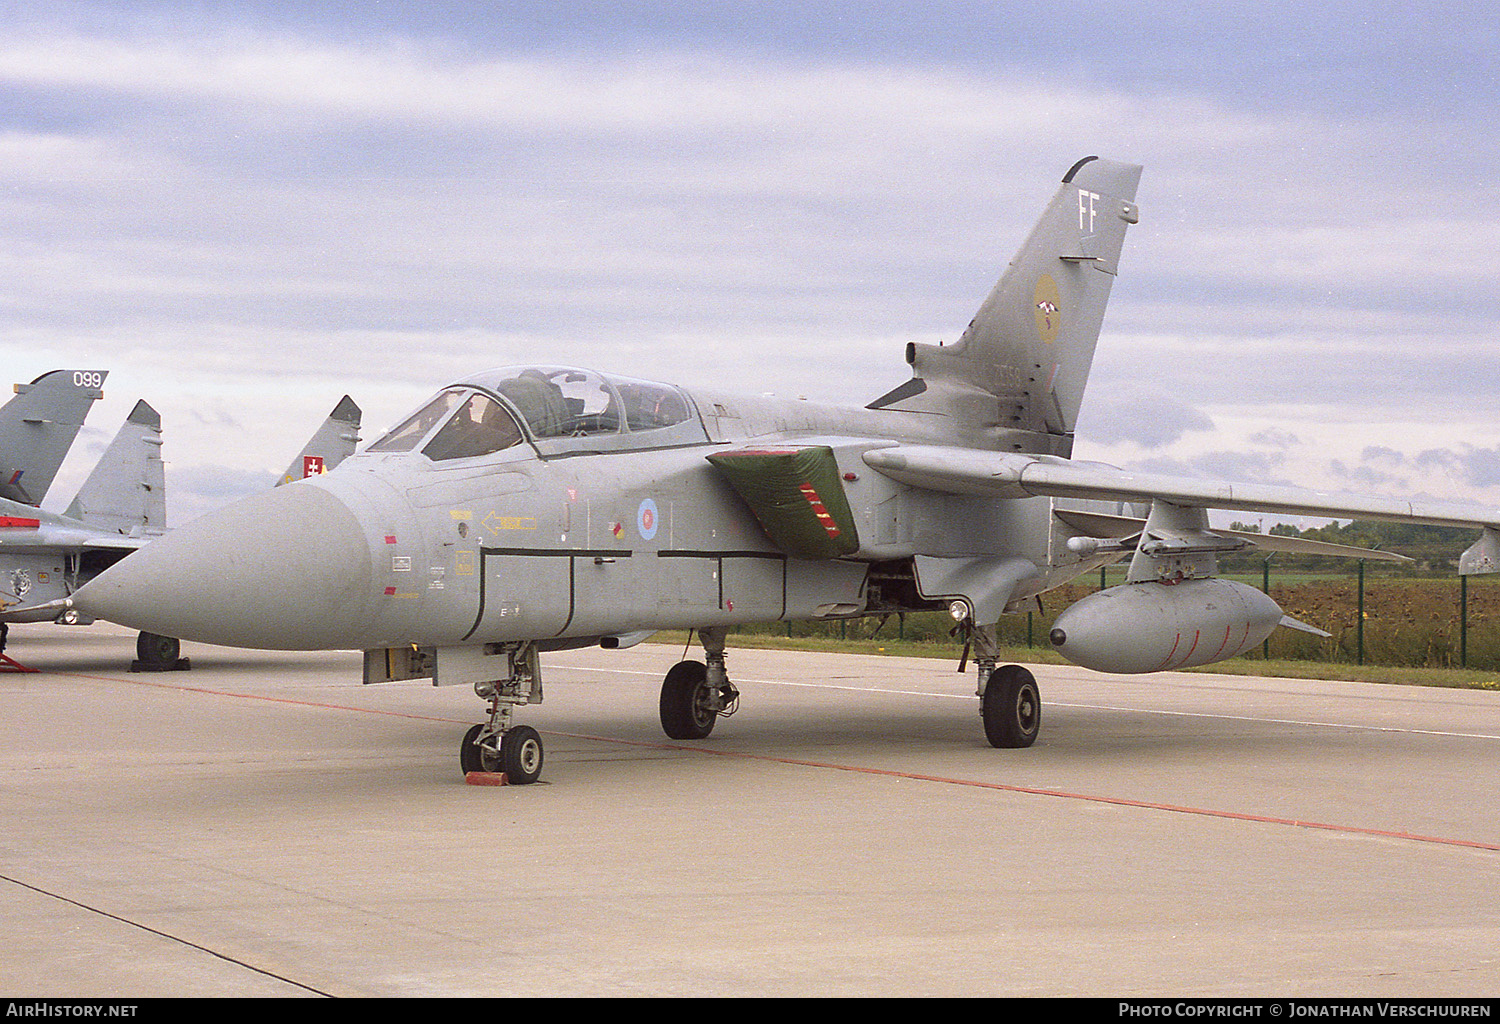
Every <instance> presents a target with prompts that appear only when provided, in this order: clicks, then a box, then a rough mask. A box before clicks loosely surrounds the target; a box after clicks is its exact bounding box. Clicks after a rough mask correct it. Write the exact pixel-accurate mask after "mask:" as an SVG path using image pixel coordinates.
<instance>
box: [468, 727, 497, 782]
mask: <svg viewBox="0 0 1500 1024" xmlns="http://www.w3.org/2000/svg"><path fill="white" fill-rule="evenodd" d="M483 728H484V726H482V725H476V726H472V727H470V729H469V731H468V732H466V733H464V741H463V743H461V744H459V747H458V766H459V768H461V769H462V770H463V773H464V775H468V774H469V773H470V772H493V771H498V770H499V768H500V763H499V760H498V759H497V758H496V757H495V755H494V754H491V753H490V752H489V751H487V750H485V749H483V748H482V747H480V746H479V745H478V744H476V743H475V742H474V741H475V740H477V739H479V731H480V730H481V729H483Z"/></svg>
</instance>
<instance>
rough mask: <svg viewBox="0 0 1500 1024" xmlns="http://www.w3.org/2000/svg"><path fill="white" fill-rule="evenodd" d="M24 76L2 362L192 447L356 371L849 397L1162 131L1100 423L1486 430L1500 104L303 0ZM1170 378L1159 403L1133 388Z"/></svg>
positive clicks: (1382, 432) (1222, 434)
mask: <svg viewBox="0 0 1500 1024" xmlns="http://www.w3.org/2000/svg"><path fill="white" fill-rule="evenodd" d="M3 88H9V89H12V90H23V91H24V92H25V93H26V95H27V96H28V97H31V98H40V99H41V101H42V102H40V103H39V104H36V106H37V109H38V110H39V111H41V112H40V113H38V114H37V115H36V116H35V117H33V118H31V120H30V121H26V120H25V119H24V118H21V119H18V120H12V121H7V122H6V123H8V124H13V125H16V126H13V127H10V128H7V129H6V130H4V131H3V132H0V324H3V326H4V333H3V337H0V358H3V359H4V360H5V362H6V364H7V365H9V366H12V367H15V368H16V369H15V370H14V371H13V373H14V374H15V376H16V379H18V380H21V379H30V377H31V376H35V375H36V373H40V372H42V371H44V370H47V369H52V368H54V367H55V366H57V365H64V364H67V363H71V362H77V363H88V364H90V365H105V364H106V363H108V364H111V365H112V367H113V368H115V372H116V377H112V378H111V384H112V387H113V386H115V382H116V380H117V379H119V380H120V381H121V383H120V385H119V386H120V387H124V386H125V384H126V383H131V384H132V385H138V388H139V391H140V392H141V393H143V394H145V395H146V397H148V399H149V400H151V401H152V403H153V404H155V405H157V406H158V407H159V408H161V410H162V412H163V417H164V420H165V422H166V426H167V435H168V446H169V449H168V450H169V452H173V453H176V454H174V455H172V458H174V459H175V460H176V461H177V462H178V464H179V465H181V466H182V467H184V468H191V467H193V466H197V465H201V464H207V463H208V462H209V461H211V460H212V459H214V458H218V459H219V461H222V460H223V457H222V456H221V455H218V454H217V453H219V452H223V451H240V452H243V455H242V458H243V459H244V460H245V461H244V465H245V466H246V467H247V468H250V467H258V468H260V469H264V470H268V471H276V470H279V469H280V468H281V465H280V464H281V463H283V462H284V461H285V458H286V455H285V454H284V453H285V452H288V451H292V450H295V445H297V444H300V440H301V438H300V435H301V434H302V433H304V431H305V430H310V429H311V426H312V425H315V423H316V421H317V419H318V418H320V417H321V416H322V415H323V414H324V413H326V409H325V408H323V406H325V405H327V404H330V403H331V402H332V401H333V400H335V399H336V398H337V397H338V395H339V394H341V393H342V392H343V391H346V390H347V391H349V392H351V393H354V395H355V398H356V400H358V401H360V403H361V404H362V405H365V406H366V409H367V421H366V422H367V429H366V434H367V435H371V434H372V433H373V432H374V430H377V429H378V428H379V427H380V426H384V425H386V424H387V423H389V422H390V420H391V419H393V418H394V417H395V416H398V415H400V414H401V413H402V412H404V411H406V409H407V407H408V406H409V405H410V404H413V403H414V402H415V401H417V400H418V399H419V398H420V397H421V396H422V395H423V394H425V393H426V392H427V391H428V390H430V389H431V388H433V387H436V386H438V385H439V384H441V383H443V382H445V381H446V380H449V379H452V378H454V377H458V376H462V375H464V374H466V373H468V372H470V371H472V370H474V369H477V368H480V367H484V366H493V365H502V364H506V363H515V362H525V361H561V362H579V363H584V364H589V365H596V366H599V367H600V368H605V369H609V368H613V369H621V370H624V371H627V372H635V373H639V374H641V375H643V376H655V377H663V378H671V379H683V380H687V381H688V382H691V383H699V384H709V383H719V384H733V385H737V386H744V387H745V388H746V389H748V390H751V391H756V392H759V391H776V392H779V393H782V394H793V395H796V394H807V395H808V397H809V398H813V399H824V400H826V399H830V398H838V397H842V398H845V399H847V400H849V401H852V402H855V403H859V404H862V403H863V402H865V401H868V400H869V399H871V398H873V397H875V396H876V395H878V394H879V393H881V392H882V391H884V390H885V389H886V388H888V387H890V386H892V385H894V384H895V383H898V382H899V381H900V380H901V379H902V378H903V377H904V376H905V374H906V369H905V367H904V365H903V364H902V363H901V349H902V346H903V345H904V344H905V342H906V341H912V340H919V341H932V340H937V339H938V338H947V339H949V340H952V339H953V338H955V337H956V336H957V334H958V332H959V331H960V330H961V329H962V326H963V324H964V323H966V322H967V321H968V319H969V317H970V316H971V315H972V314H973V312H974V310H975V309H976V308H977V307H978V304H979V302H980V300H981V299H982V298H983V296H984V294H985V293H986V292H987V291H988V289H989V288H990V286H991V285H992V284H993V282H994V280H995V279H996V277H997V276H998V275H999V273H1000V271H1001V269H1002V267H1003V265H1004V262H1005V260H1006V258H1007V257H1008V256H1009V255H1010V253H1011V252H1013V251H1014V249H1015V248H1016V247H1017V246H1018V245H1019V243H1020V241H1021V239H1022V237H1023V236H1024V233H1025V231H1026V230H1027V228H1028V227H1029V225H1030V223H1031V222H1032V220H1033V218H1034V217H1035V215H1036V213H1037V212H1038V210H1039V209H1040V207H1041V205H1042V204H1043V202H1045V200H1046V199H1047V197H1048V196H1049V195H1050V193H1051V191H1052V189H1053V188H1054V187H1056V182H1057V179H1058V178H1059V177H1060V176H1061V173H1062V172H1063V171H1064V170H1065V169H1066V168H1067V167H1068V166H1069V165H1070V164H1071V163H1072V162H1073V160H1075V159H1076V158H1078V157H1080V156H1083V155H1086V154H1088V153H1091V152H1098V153H1101V154H1102V155H1106V156H1115V157H1119V158H1122V159H1134V160H1140V161H1142V162H1144V163H1146V165H1147V167H1146V174H1145V178H1144V180H1143V186H1142V195H1141V200H1142V208H1143V217H1142V223H1141V224H1140V225H1139V226H1138V227H1137V228H1135V229H1132V233H1131V237H1130V239H1129V241H1128V242H1127V246H1126V252H1125V256H1124V258H1123V259H1122V263H1121V277H1120V280H1119V282H1118V284H1117V286H1116V291H1115V299H1114V303H1113V308H1112V310H1111V312H1110V315H1109V316H1108V318H1107V319H1106V323H1105V338H1104V339H1103V341H1102V343H1101V346H1100V354H1099V359H1098V363H1097V365H1096V371H1095V374H1094V378H1093V382H1092V383H1091V390H1090V397H1089V399H1087V400H1086V402H1085V407H1084V408H1085V428H1086V429H1087V428H1088V427H1089V425H1090V422H1091V421H1090V419H1089V417H1090V416H1092V417H1093V420H1092V422H1093V423H1094V424H1097V425H1098V426H1099V427H1101V428H1102V433H1101V435H1100V436H1099V437H1097V438H1095V439H1093V440H1091V441H1089V442H1088V444H1092V445H1093V446H1094V449H1095V450H1099V451H1108V452H1111V453H1113V454H1116V455H1119V454H1121V453H1123V454H1124V455H1125V456H1126V457H1127V458H1135V457H1138V456H1139V455H1140V454H1141V453H1140V451H1139V444H1148V445H1154V446H1157V447H1158V449H1159V450H1158V451H1156V452H1155V454H1157V455H1158V456H1159V457H1160V458H1163V459H1173V460H1176V464H1178V465H1183V466H1205V465H1216V466H1219V467H1221V468H1226V469H1233V468H1235V467H1234V466H1233V465H1230V464H1229V463H1228V462H1226V461H1225V459H1224V458H1217V459H1214V458H1211V456H1213V454H1214V453H1216V452H1219V453H1222V452H1224V451H1226V450H1227V449H1228V448H1229V447H1230V446H1231V445H1233V444H1241V445H1249V446H1250V447H1251V448H1252V449H1253V448H1254V447H1255V446H1256V445H1257V444H1259V445H1260V448H1262V449H1264V448H1266V447H1268V445H1267V444H1265V443H1263V442H1257V441H1255V440H1254V439H1255V438H1256V437H1257V436H1259V437H1262V438H1264V437H1269V436H1271V435H1269V434H1267V433H1266V431H1271V430H1280V431H1283V432H1291V433H1293V434H1296V435H1297V436H1298V437H1301V438H1304V439H1305V440H1306V444H1305V446H1302V447H1299V448H1298V449H1296V450H1295V451H1294V450H1292V449H1290V448H1288V449H1287V450H1286V451H1287V454H1286V459H1287V461H1286V463H1285V464H1280V465H1277V466H1271V464H1270V463H1269V462H1268V461H1266V460H1268V459H1269V458H1270V457H1271V455H1272V454H1273V453H1272V452H1268V451H1264V450H1261V451H1258V452H1252V458H1259V459H1260V460H1261V462H1259V463H1256V464H1253V465H1252V464H1251V463H1247V462H1242V463H1240V464H1239V465H1240V467H1241V468H1245V467H1248V469H1249V470H1255V469H1257V468H1259V470H1261V471H1267V470H1271V469H1274V470H1275V471H1276V472H1278V473H1284V474H1286V475H1287V476H1289V477H1293V478H1294V479H1296V480H1297V482H1303V483H1316V482H1317V476H1318V474H1325V475H1326V474H1328V473H1329V472H1331V469H1330V461H1329V460H1330V459H1339V460H1340V461H1341V463H1342V464H1343V465H1344V466H1345V467H1346V470H1347V469H1348V467H1359V466H1360V465H1361V462H1360V459H1359V453H1360V451H1361V450H1362V449H1363V448H1365V447H1368V446H1369V445H1371V444H1388V445H1392V446H1393V450H1397V451H1407V452H1411V451H1414V450H1416V448H1415V446H1414V445H1411V444H1403V439H1402V438H1400V437H1395V436H1392V432H1393V430H1394V428H1393V427H1391V426H1390V425H1392V424H1405V425H1406V426H1405V429H1406V430H1408V431H1412V430H1417V431H1426V432H1428V433H1429V434H1431V435H1432V436H1433V440H1432V442H1431V445H1430V447H1434V448H1439V447H1441V448H1445V449H1453V450H1455V451H1457V450H1458V448H1457V447H1456V446H1457V445H1459V444H1462V443H1465V442H1466V441H1467V443H1472V444H1474V445H1475V446H1477V447H1478V448H1479V449H1487V447H1488V446H1490V445H1493V444H1495V443H1496V441H1497V436H1496V435H1497V433H1500V413H1495V412H1491V411H1490V410H1491V409H1495V408H1500V401H1489V399H1490V398H1496V399H1500V395H1495V394H1494V392H1495V391H1496V390H1497V388H1496V384H1495V382H1496V381H1497V380H1500V373H1496V372H1495V371H1496V367H1495V365H1494V358H1493V355H1492V351H1491V350H1492V346H1493V344H1494V339H1495V337H1496V336H1497V328H1500V317H1497V314H1496V312H1495V310H1496V309H1500V221H1497V219H1496V218H1495V216H1494V214H1493V212H1492V211H1493V210H1494V209H1495V199H1497V198H1500V196H1497V195H1496V186H1495V185H1493V184H1492V183H1489V182H1487V181H1486V180H1485V179H1484V178H1483V177H1482V176H1480V175H1475V174H1474V173H1473V172H1471V171H1467V170H1465V168H1466V167H1483V166H1489V165H1492V164H1493V163H1494V162H1495V161H1494V158H1495V157H1496V156H1500V153H1497V152H1496V149H1497V146H1496V134H1495V132H1494V130H1493V128H1492V127H1491V126H1490V125H1488V124H1482V125H1475V124H1467V123H1464V122H1462V121H1460V120H1456V119H1450V120H1448V121H1446V122H1443V121H1436V122H1434V121H1432V120H1430V118H1429V115H1427V114H1426V113H1425V112H1422V111H1416V112H1413V113H1404V112H1402V111H1399V110H1394V111H1393V110H1385V111H1383V112H1382V114H1381V116H1380V117H1378V118H1376V117H1371V116H1368V115H1365V114H1361V113H1359V112H1358V108H1357V105H1351V107H1350V109H1349V110H1346V111H1344V112H1341V113H1340V114H1338V115H1336V116H1330V115H1325V114H1322V113H1319V112H1318V111H1317V110H1316V109H1289V108H1286V107H1281V108H1277V107H1275V106H1273V105H1270V104H1263V103H1249V102H1236V100H1235V98H1234V97H1232V96H1228V95H1225V94H1223V93H1220V94H1216V95H1208V94H1206V93H1203V92H1197V91H1194V89H1193V88H1192V86H1191V84H1189V85H1187V86H1183V85H1180V84H1179V85H1171V86H1162V87H1159V88H1155V89H1153V90H1144V89H1142V88H1141V87H1139V86H1132V87H1130V88H1126V87H1123V86H1110V85H1099V84H1097V83H1090V82H1088V81H1086V80H1085V79H1083V78H1077V77H1075V78H1069V79H1065V80H1064V79H1057V78H1048V77H1047V76H1046V75H1043V74H1040V73H1037V72H1035V71H1029V70H1027V69H1024V68H1022V69H1017V68H1014V67H1006V68H1001V69H998V70H995V71H985V70H982V69H980V68H979V67H978V66H977V65H974V64H969V65H966V66H963V67H960V66H958V65H942V66H940V65H931V64H927V65H923V64H917V63H914V62H897V61H887V62H885V63H883V64H882V63H878V62H874V61H869V60H852V59H848V58H828V57H819V56H817V55H812V56H803V57H800V58H798V59H796V60H781V59H776V58H774V57H771V56H766V55H761V56H746V55H744V54H734V53H724V52H708V51H703V50H700V51H695V52H682V51H674V50H668V49H664V48H655V49H652V48H643V49H639V50H635V51H632V52H613V53H611V52H599V51H597V50H596V51H593V52H591V53H590V54H588V55H587V56H584V55H580V54H578V53H573V54H571V55H569V54H566V53H560V52H554V53H551V54H548V53H543V52H540V51H536V52H531V53H527V54H522V53H520V52H519V51H517V52H514V53H505V52H494V51H492V52H488V53H480V52H478V51H477V50H475V49H473V48H471V47H469V46H467V45H464V44H463V43H462V42H461V41H460V42H432V41H427V42H420V43H419V42H416V41H413V40H410V39H408V40H405V41H403V40H400V39H396V38H394V37H386V38H381V39H376V38H374V37H373V36H371V37H367V38H365V39H364V40H363V41H361V42H358V43H333V42H329V41H326V40H323V41H315V40H312V39H311V38H304V37H299V36H298V35H296V34H294V33H293V32H291V31H290V30H287V31H283V32H281V33H279V34H273V33H269V32H266V31H259V32H251V31H246V30H235V31H229V30H214V31H208V32H204V33H199V34H190V33H189V32H188V31H186V30H182V31H180V33H179V34H175V35H172V34H157V35H145V34H138V35H121V36H117V37H114V38H110V37H107V36H105V35H102V34H93V35H87V34H83V33H71V34H69V33H63V34H58V35H45V34H42V33H41V32H40V31H38V32H36V33H34V34H32V35H31V36H29V37H28V36H26V35H25V34H24V33H19V32H18V33H13V34H11V35H10V36H9V37H8V38H7V39H6V40H0V89H3ZM30 106H31V105H29V104H28V105H27V106H26V109H28V110H29V109H30ZM17 109H18V110H19V109H21V107H20V106H19V105H18V107H17ZM1455 153H1461V154H1463V160H1462V162H1461V166H1455V165H1454V160H1453V158H1452V154H1455ZM124 370H129V371H131V372H132V374H133V377H130V378H126V377H122V375H121V372H122V371H124ZM33 371H34V372H33ZM1459 380H1462V381H1463V393H1464V395H1465V400H1464V401H1462V402H1455V401H1454V400H1453V397H1452V396H1453V393H1454V390H1455V381H1459ZM291 382H295V383H291ZM0 384H3V382H0ZM289 388H291V389H293V390H295V391H296V397H295V398H294V399H293V400H292V401H291V403H290V404H289V405H287V406H286V407H284V408H281V409H278V410H277V413H276V414H275V415H272V414H271V413H269V412H267V411H266V408H265V395H266V394H279V393H283V392H285V391H286V390H287V389H289ZM1146 392H1149V393H1152V394H1156V395H1159V396H1165V397H1164V398H1162V399H1160V400H1159V401H1160V406H1159V408H1158V409H1157V410H1156V412H1155V414H1154V415H1155V419H1154V420H1151V419H1150V418H1149V417H1148V418H1147V419H1144V420H1142V419H1139V417H1140V416H1142V415H1145V414H1143V413H1141V412H1140V411H1139V410H1131V409H1130V407H1129V403H1130V402H1131V401H1133V400H1134V396H1136V395H1139V394H1142V393H1146ZM372 396H377V397H372ZM1111 404H1112V406H1113V409H1114V411H1113V412H1112V413H1111V412H1110V411H1109V410H1110V407H1111ZM103 412H104V410H103V409H101V410H100V413H96V415H95V419H98V418H99V417H100V414H102V413H103ZM121 415H123V413H122V414H121ZM1127 415H1134V416H1137V417H1138V421H1137V422H1135V423H1134V426H1129V424H1127V423H1126V421H1125V420H1124V419H1122V417H1124V416H1127ZM225 418H229V419H232V420H234V421H235V422H236V423H239V424H243V425H244V426H243V429H241V430H239V431H238V432H236V431H232V430H230V429H228V428H225V427H223V426H221V425H220V424H221V423H222V421H223V420H224V419H225ZM304 420H305V423H304V422H303V421H304ZM1207 424H1211V425H1212V427H1213V429H1209V426H1207ZM1330 424H1332V426H1330ZM1111 425H1113V428H1114V433H1113V434H1111V433H1110V432H1109V427H1110V426H1111ZM1127 428H1128V429H1127ZM1117 441H1118V442H1119V444H1118V445H1116V444H1115V442H1117ZM1132 444H1137V447H1136V448H1135V449H1132V448H1131V447H1130V446H1131V445H1132ZM234 445H238V446H240V447H238V448H235V447H232V446H234ZM1269 447H1275V446H1269ZM1303 448H1305V449H1306V450H1303ZM1315 448H1316V449H1319V450H1318V451H1317V452H1316V453H1315V452H1313V451H1312V450H1313V449H1315ZM1276 451H1277V452H1279V451H1281V449H1279V448H1278V449H1276ZM1369 468H1371V469H1378V468H1379V467H1378V466H1377V465H1375V464H1374V463H1371V464H1370V467H1369ZM1349 471H1350V472H1352V471H1353V470H1349ZM1486 486H1487V485H1486Z"/></svg>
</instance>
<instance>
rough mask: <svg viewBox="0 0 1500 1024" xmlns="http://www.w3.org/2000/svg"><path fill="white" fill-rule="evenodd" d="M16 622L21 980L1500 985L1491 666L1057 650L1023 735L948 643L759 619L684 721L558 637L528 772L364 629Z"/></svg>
mask: <svg viewBox="0 0 1500 1024" xmlns="http://www.w3.org/2000/svg"><path fill="white" fill-rule="evenodd" d="M6 653H7V654H9V655H11V656H12V657H14V658H16V659H17V660H18V661H21V662H23V663H26V664H29V665H32V666H34V667H36V668H38V669H40V670H41V671H40V672H39V673H37V674H31V675H0V705H3V707H4V712H3V714H0V729H3V744H0V807H3V821H4V822H5V826H4V828H3V830H0V876H3V877H0V992H3V993H4V994H6V995H13V996H27V997H42V996H57V997H82V996H96V997H108V996H113V997H120V998H142V997H151V996H221V995H240V996H317V995H344V996H508V995H522V996H554V995H574V996H659V995H667V996H689V995H691V996H734V995H752V996H809V995H811V996H824V995H826V996H866V995H921V996H941V995H957V996H1071V995H1085V996H1106V997H1126V996H1161V997H1190V996H1224V997H1237V996H1244V997H1264V996H1276V997H1295V996H1303V997H1313V996H1330V997H1339V996H1448V997H1462V996H1467V997H1483V996H1494V995H1497V994H1500V812H1497V800H1496V797H1495V792H1496V788H1497V774H1500V773H1497V765H1500V694H1495V693H1488V692H1474V691H1453V690H1436V689H1425V688H1418V687H1403V686H1381V685H1373V684H1361V683H1340V682H1308V681H1302V680H1281V679H1256V678H1244V677H1237V676H1215V675H1204V674H1170V673H1164V674H1160V675H1152V676H1136V677H1109V676H1100V675H1096V674H1094V673H1090V672H1086V671H1084V670H1081V669H1073V668H1059V667H1052V666H1042V667H1038V668H1036V669H1035V672H1036V675H1037V678H1038V680H1039V683H1040V686H1041V691H1042V697H1043V700H1044V702H1045V711H1044V714H1043V721H1042V733H1041V738H1040V739H1039V740H1038V742H1037V744H1036V746H1034V747H1033V748H1031V749H1029V750H994V749H991V748H990V747H989V746H987V745H986V744H985V742H984V739H983V734H982V730H981V727H980V723H979V719H978V715H977V707H978V704H977V701H976V700H975V699H974V697H973V681H974V680H973V675H972V673H969V674H966V675H964V676H959V675H957V674H956V673H955V671H954V670H955V665H954V663H953V662H950V661H927V660H917V659H900V658H884V657H878V656H870V657H865V656H853V655H820V654H804V653H793V652H778V651H748V650H734V649H731V651H730V658H729V668H730V673H731V677H732V678H733V679H734V680H735V682H736V684H737V685H738V686H739V687H740V690H741V691H742V693H743V700H742V707H741V709H740V710H739V712H738V714H736V715H735V716H734V717H732V718H728V719H724V720H721V721H720V723H719V725H718V727H717V728H716V730H715V732H714V735H713V736H712V737H711V738H709V739H707V740H704V741H701V742H697V743H674V742H671V741H668V740H666V739H665V738H664V737H663V735H662V733H661V730H660V726H659V724H658V722H657V712H656V705H657V694H658V688H659V686H660V680H661V677H662V675H663V674H665V672H666V670H667V669H668V668H669V667H670V666H671V665H672V664H673V663H674V662H675V661H676V660H678V658H679V657H680V656H681V654H682V649H681V648H680V647H677V648H674V647H668V646H664V645H654V644H643V645H641V646H638V647H635V648H632V649H630V650H626V651H601V650H586V651H577V652H568V653H562V654H555V655H548V656H545V657H544V658H543V665H544V667H545V671H544V678H545V694H546V700H545V702H544V703H543V704H542V705H541V706H540V707H532V708H527V709H523V710H522V711H521V712H520V717H519V721H521V722H525V723H527V724H530V725H533V726H535V727H536V728H538V729H539V730H541V732H542V736H543V740H544V742H545V744H546V764H545V767H544V770H543V775H542V781H541V782H540V783H538V784H536V785H533V786H513V787H500V788H496V787H477V786H469V785H465V784H464V782H463V779H462V776H461V774H460V772H459V768H458V743H459V739H460V737H461V736H462V734H463V732H464V730H465V728H466V727H467V726H468V725H470V724H472V723H473V722H476V721H479V720H480V718H481V717H482V712H483V703H482V702H481V701H480V700H479V699H478V698H477V697H475V696H474V694H473V692H472V691H471V690H468V689H467V688H457V687H455V688H446V687H445V688H434V687H432V686H430V685H428V684H425V683H397V684H387V685H383V686H379V687H364V686H361V685H360V683H359V675H360V656H359V654H358V653H354V652H329V653H314V654H285V653H269V652H247V651H234V650H226V649H223V648H213V647H205V646H199V645H192V644H185V645H184V654H186V655H187V656H189V657H190V658H191V660H192V665H193V667H192V670H191V671H189V672H176V673H162V674H132V673H130V672H128V671H127V669H128V667H129V663H130V660H131V658H132V657H133V655H134V638H133V634H130V633H128V632H127V631H125V630H122V629H117V628H115V627H112V626H108V625H105V624H102V623H100V624H96V625H94V626H91V627H88V628H76V627H75V628H69V627H59V626H51V625H37V626H15V627H12V629H11V643H10V646H9V648H8V649H7V651H6ZM694 655H695V656H698V657H701V652H698V651H696V649H695V652H694Z"/></svg>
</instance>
